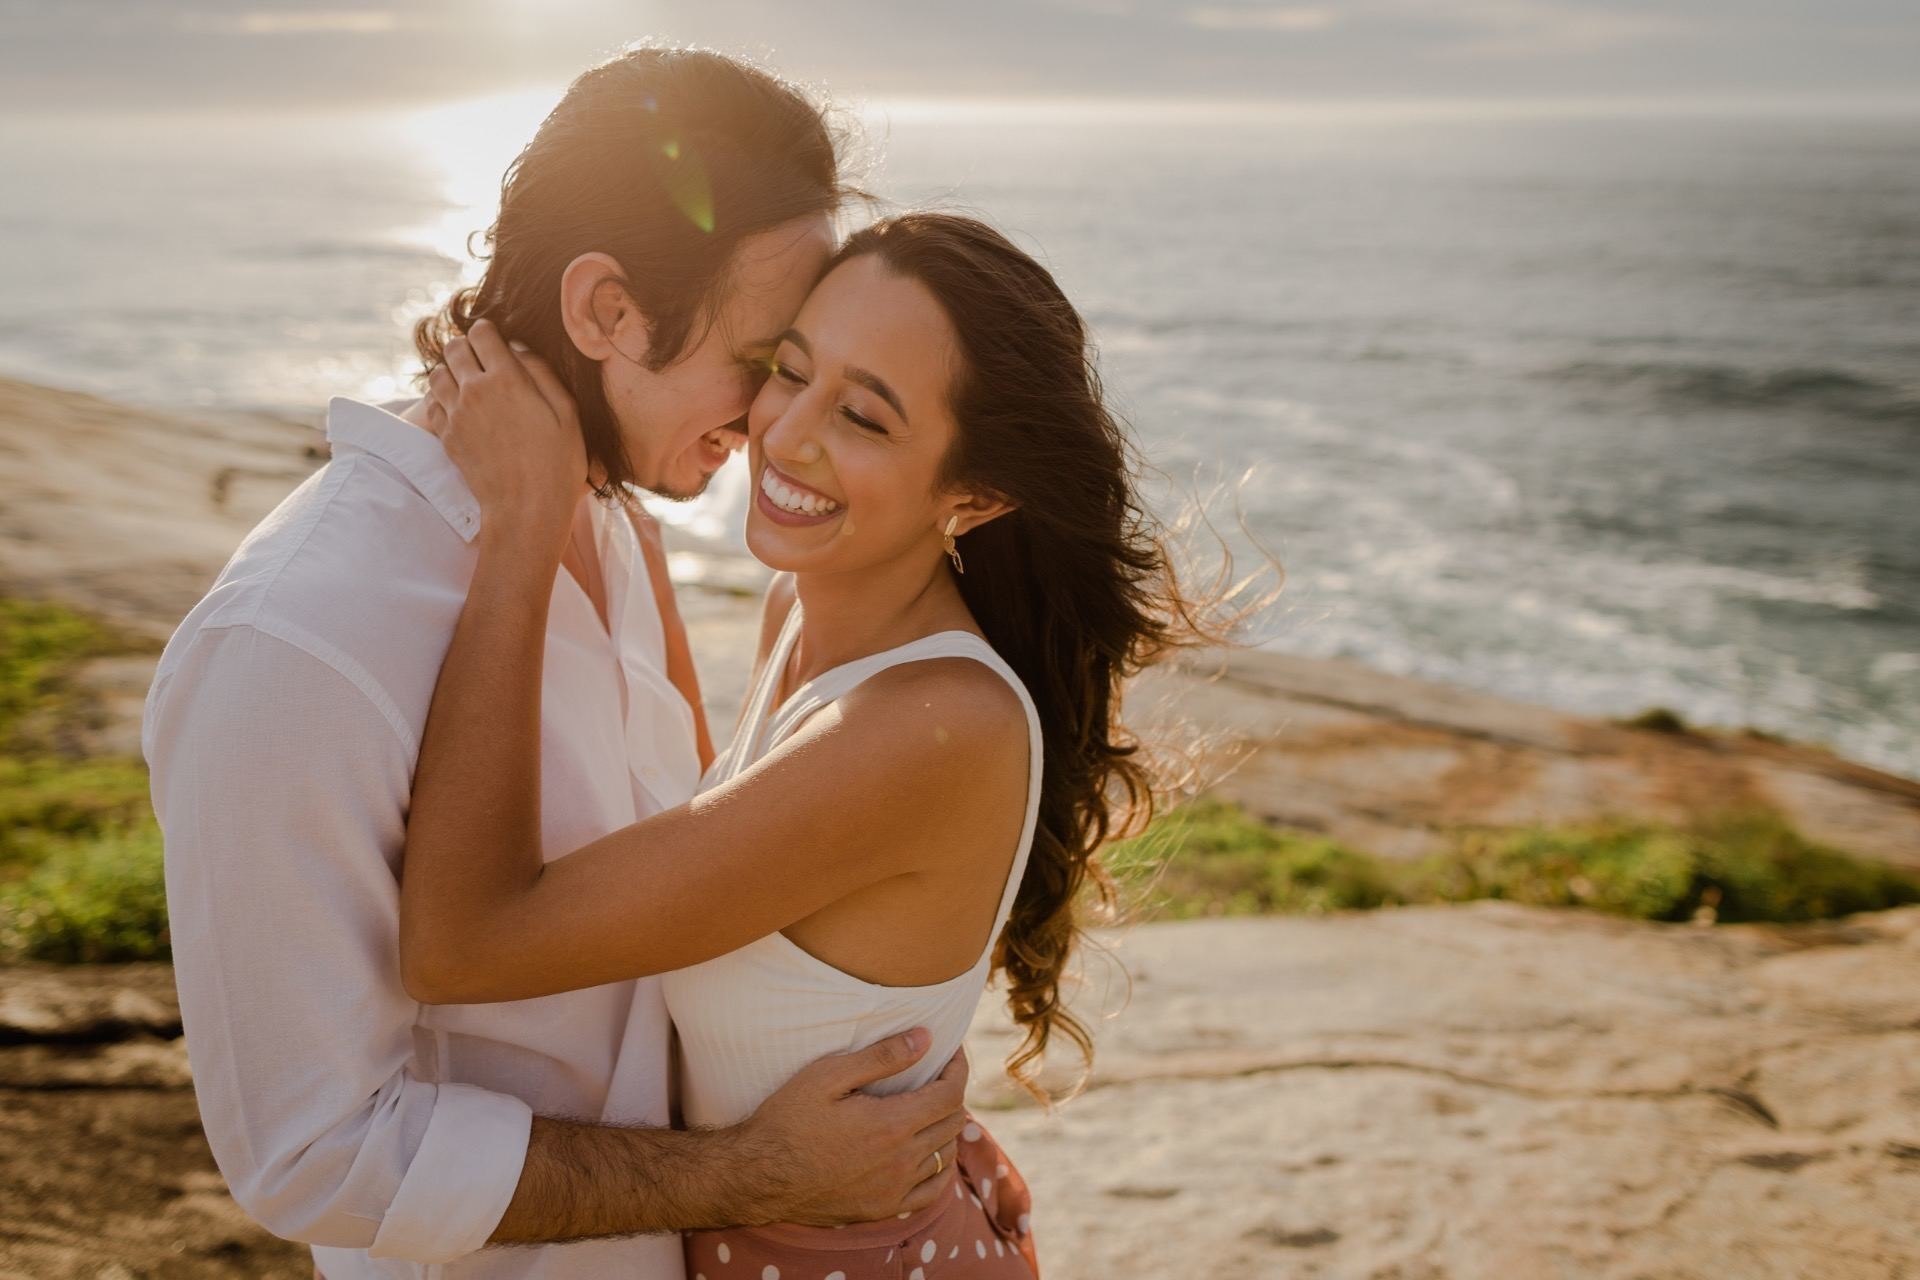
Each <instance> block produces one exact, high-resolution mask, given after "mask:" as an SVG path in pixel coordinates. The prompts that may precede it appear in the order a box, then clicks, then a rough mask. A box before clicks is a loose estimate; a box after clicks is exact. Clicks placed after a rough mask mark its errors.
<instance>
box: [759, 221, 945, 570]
mask: <svg viewBox="0 0 1920 1280" xmlns="http://www.w3.org/2000/svg"><path fill="white" fill-rule="evenodd" d="M957 360H958V347H957V343H956V341H955V338H954V333H953V329H952V326H951V324H950V323H949V322H948V320H947V316H946V313H945V311H943V310H942V308H941V306H940V304H939V303H938V302H937V301H935V299H934V296H933V294H932V293H931V292H929V291H928V289H927V288H926V286H924V285H922V284H920V283H919V282H918V281H916V280H911V279H908V278H906V277H904V276H900V275H896V274H894V273H893V272H892V271H890V270H888V268H887V267H886V266H885V265H884V264H883V263H882V262H881V261H880V259H879V258H878V257H877V256H875V255H872V254H865V255H862V256H859V257H856V258H852V259H850V260H848V261H846V262H843V263H841V264H840V265H839V266H837V267H835V268H834V269H833V270H832V271H831V272H829V273H828V274H827V276H826V278H825V279H823V280H821V281H820V283H819V284H818V285H816V286H815V287H814V290H813V292H812V293H811V294H809V295H808V297H807V301H806V305H805V306H803V307H802V308H801V309H800V314H799V316H798V317H797V318H796V319H795V320H794V322H793V328H791V329H789V330H788V331H787V332H786V333H785V334H784V335H782V337H781V340H780V344H779V346H778V347H777V348H776V349H775V352H774V356H773V368H772V373H771V375H770V376H769V377H768V379H767V382H766V385H765V386H764V387H762V388H761V391H760V394H759V395H758V397H756V398H755V400H754V402H753V407H752V408H751V409H750V410H749V411H748V414H747V435H748V458H749V462H750V465H751V467H752V470H753V481H754V498H753V503H752V505H751V507H750V509H749V512H748V516H747V546H748V548H749V549H750V550H751V551H752V552H753V554H754V555H755V556H756V557H758V558H759V559H760V560H761V561H762V562H763V563H765V564H767V565H769V566H771V567H772V568H775V569H788V570H796V571H800V572H823V571H825V572H841V571H846V570H857V569H860V568H863V567H866V566H869V565H873V564H877V563H881V562H883V561H887V560H891V559H893V558H895V557H897V556H900V555H902V554H905V553H907V552H908V551H910V550H912V549H913V548H914V547H916V546H919V545H925V546H928V547H930V548H931V547H937V546H938V545H939V539H940V530H941V528H942V527H943V525H944V524H945V522H946V520H947V519H948V517H949V515H950V514H952V513H954V512H956V511H958V510H959V509H960V508H961V507H962V506H963V504H964V500H963V498H962V497H961V495H957V494H956V495H948V494H941V493H937V492H936V491H935V487H934V486H935V482H936V479H937V478H938V476H939V473H940V466H941V462H942V461H943V459H945V457H946V455H947V450H948V448H949V447H950V446H951V445H952V443H953V440H954V435H955V431H956V429H957V428H956V426H955V424H954V421H953V417H952V413H951V410H950V409H949V407H948V390H949V388H950V386H951V385H952V379H953V376H954V371H955V367H956V363H957ZM963 520H964V517H963Z"/></svg>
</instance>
